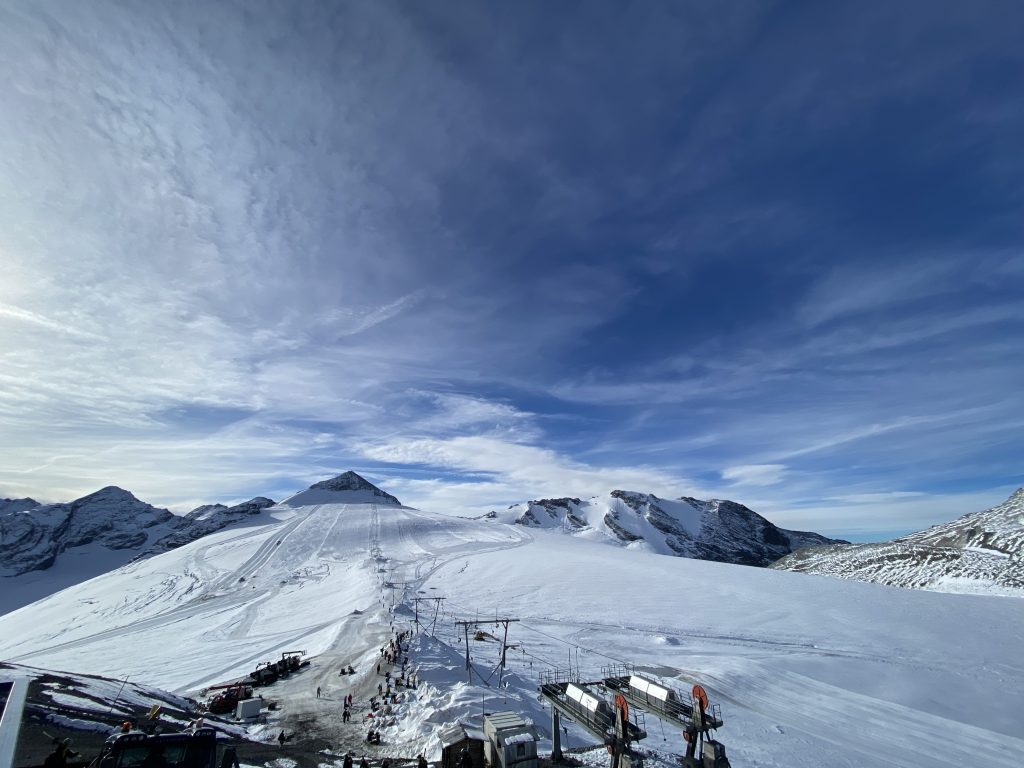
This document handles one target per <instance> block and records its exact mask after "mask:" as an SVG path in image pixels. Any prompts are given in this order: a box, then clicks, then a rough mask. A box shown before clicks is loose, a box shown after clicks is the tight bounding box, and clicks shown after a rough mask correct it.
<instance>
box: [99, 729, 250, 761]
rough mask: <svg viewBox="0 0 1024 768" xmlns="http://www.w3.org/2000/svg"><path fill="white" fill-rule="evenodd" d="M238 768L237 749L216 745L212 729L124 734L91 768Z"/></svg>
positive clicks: (108, 743) (111, 741)
mask: <svg viewBox="0 0 1024 768" xmlns="http://www.w3.org/2000/svg"><path fill="white" fill-rule="evenodd" d="M150 766H160V767H161V768H239V765H238V756H237V755H236V754H235V748H234V747H225V746H220V745H218V744H217V732H216V731H215V730H214V729H213V728H197V729H195V730H194V731H185V732H184V733H162V734H160V735H158V736H148V735H146V734H145V733H121V734H118V735H116V736H111V737H110V738H109V739H107V741H106V743H105V744H104V745H103V749H102V750H101V751H100V754H99V756H98V757H97V758H96V759H95V760H93V761H92V762H91V763H90V764H89V767H90V768H143V767H145V768H150Z"/></svg>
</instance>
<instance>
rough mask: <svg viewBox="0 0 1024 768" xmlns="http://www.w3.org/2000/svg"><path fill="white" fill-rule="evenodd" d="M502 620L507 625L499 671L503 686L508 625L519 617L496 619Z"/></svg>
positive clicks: (499, 681)
mask: <svg viewBox="0 0 1024 768" xmlns="http://www.w3.org/2000/svg"><path fill="white" fill-rule="evenodd" d="M496 621H500V622H501V623H502V624H503V625H504V627H505V636H504V637H502V638H501V670H500V671H499V672H498V687H499V688H501V679H502V678H503V677H504V676H505V651H506V650H508V625H509V623H510V622H513V621H519V619H508V618H505V619H496Z"/></svg>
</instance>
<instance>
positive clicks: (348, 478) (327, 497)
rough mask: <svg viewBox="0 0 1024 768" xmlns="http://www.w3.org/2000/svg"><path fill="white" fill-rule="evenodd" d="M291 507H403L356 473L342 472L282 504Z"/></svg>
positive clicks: (290, 497) (389, 495) (392, 497)
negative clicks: (381, 505) (315, 505)
mask: <svg viewBox="0 0 1024 768" xmlns="http://www.w3.org/2000/svg"><path fill="white" fill-rule="evenodd" d="M281 503H282V504H287V505H288V506H290V507H301V506H305V505H307V504H361V503H367V504H394V505H396V506H399V507H400V506H402V502H400V501H399V500H398V499H396V498H395V497H394V496H392V495H391V494H390V493H386V492H384V491H382V490H381V489H380V488H378V487H377V486H376V485H374V484H373V483H371V482H370V481H369V480H367V479H365V478H364V477H361V476H360V475H357V474H356V473H355V472H351V471H350V472H342V473H341V474H340V475H338V476H337V477H332V478H331V479H330V480H321V481H320V482H319V483H313V485H311V486H309V488H307V489H306V490H304V491H300V492H299V493H296V494H295V495H294V496H289V497H288V498H287V499H285V500H284V501H282V502H281Z"/></svg>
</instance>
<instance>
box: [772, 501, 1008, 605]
mask: <svg viewBox="0 0 1024 768" xmlns="http://www.w3.org/2000/svg"><path fill="white" fill-rule="evenodd" d="M771 567H772V568H774V569H776V570H786V571H796V572H799V573H813V574H820V575H824V576H832V577H835V578H841V579H852V580H856V581H867V582H873V583H876V584H886V585H888V586H894V587H908V588H914V589H927V590H934V591H939V592H977V591H984V592H986V593H991V592H993V591H996V592H1000V593H1002V594H1007V595H1013V596H1019V597H1024V487H1022V488H1019V489H1017V490H1016V491H1015V492H1014V493H1013V494H1011V495H1010V497H1009V498H1008V499H1007V500H1006V501H1004V502H1003V503H1001V504H997V505H996V506H995V507H991V508H990V509H986V510H982V511H980V512H970V513H968V514H966V515H962V516H961V517H958V518H956V519H955V520H951V521H949V522H947V523H940V524H939V525H933V526H931V527H929V528H926V529H925V530H923V531H917V532H915V533H909V534H907V535H905V536H900V537H898V538H896V539H892V540H891V541H884V542H878V543H871V544H847V545H831V546H826V547H811V548H807V549H799V550H797V551H796V552H793V553H792V554H790V555H787V556H786V557H783V558H781V559H780V560H779V561H778V562H776V563H773V564H772V565H771Z"/></svg>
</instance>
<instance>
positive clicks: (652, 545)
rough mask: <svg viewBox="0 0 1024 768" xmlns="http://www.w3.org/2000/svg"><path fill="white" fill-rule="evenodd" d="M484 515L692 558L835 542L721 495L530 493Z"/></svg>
mask: <svg viewBox="0 0 1024 768" xmlns="http://www.w3.org/2000/svg"><path fill="white" fill-rule="evenodd" d="M488 517H490V518H491V519H499V520H501V521H502V522H511V523H514V524H517V525H524V526H527V527H534V528H549V529H555V528H561V529H562V530H563V531H564V532H565V533H567V534H571V535H579V536H583V537H584V538H596V539H598V540H601V539H602V538H604V539H606V540H608V541H610V542H612V543H618V544H621V545H623V546H627V547H632V548H646V549H650V550H652V551H654V552H657V553H659V554H666V555H675V556H678V557H690V558H694V559H698V560H712V561H716V562H724V563H734V564H736V565H752V566H767V565H770V564H771V563H773V562H775V561H776V560H778V559H779V558H780V557H783V556H784V555H786V554H788V553H790V552H793V551H794V550H796V549H799V548H800V547H805V546H809V545H827V544H836V543H842V542H841V540H839V539H829V538H827V537H825V536H822V535H821V534H818V533H813V532H808V531H790V530H787V529H783V528H779V527H777V526H776V525H774V524H773V523H771V522H770V521H769V520H767V519H766V518H764V517H762V516H761V515H759V514H757V513H756V512H754V511H753V510H751V509H750V508H749V507H746V506H744V505H743V504H739V503H738V502H734V501H729V500H728V499H711V500H708V501H702V500H700V499H695V498H693V497H689V496H682V497H680V498H678V499H661V498H659V497H658V496H655V495H654V494H652V493H640V492H637V491H625V490H614V491H611V492H610V493H608V494H607V495H606V496H592V497H590V498H589V499H586V500H583V499H580V498H576V497H561V498H551V499H535V500H532V501H527V502H522V503H520V504H513V505H511V506H510V507H509V508H508V509H507V510H506V511H505V512H504V513H500V514H499V513H497V512H494V513H492V514H491V515H488Z"/></svg>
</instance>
